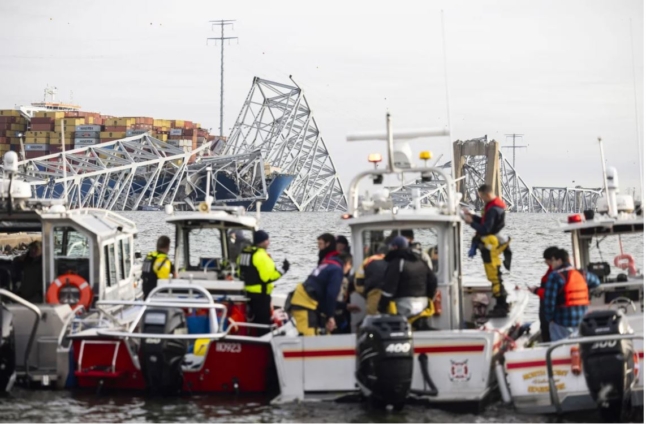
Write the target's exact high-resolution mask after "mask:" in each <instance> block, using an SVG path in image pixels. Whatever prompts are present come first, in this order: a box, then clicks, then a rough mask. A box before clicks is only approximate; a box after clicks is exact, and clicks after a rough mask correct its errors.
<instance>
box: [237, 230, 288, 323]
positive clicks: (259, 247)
mask: <svg viewBox="0 0 646 424" xmlns="http://www.w3.org/2000/svg"><path fill="white" fill-rule="evenodd" d="M268 247H269V234H267V233H266V232H265V231H262V230H258V231H256V232H254V233H253V246H248V247H245V248H244V249H242V253H240V256H239V257H238V273H239V276H240V279H241V280H242V281H244V284H245V291H246V295H247V297H248V298H249V309H250V310H251V322H253V323H255V324H265V325H271V323H272V320H271V317H272V315H273V311H272V307H271V293H272V291H273V290H274V282H275V281H276V280H278V279H279V278H280V277H282V276H283V274H285V273H286V272H287V271H289V262H288V261H287V259H285V260H284V261H283V272H280V271H278V269H277V268H276V264H274V261H273V259H271V256H269V254H268V253H267V248H268ZM268 331H269V330H268V329H267V330H262V331H259V335H263V334H265V333H267V332H268Z"/></svg>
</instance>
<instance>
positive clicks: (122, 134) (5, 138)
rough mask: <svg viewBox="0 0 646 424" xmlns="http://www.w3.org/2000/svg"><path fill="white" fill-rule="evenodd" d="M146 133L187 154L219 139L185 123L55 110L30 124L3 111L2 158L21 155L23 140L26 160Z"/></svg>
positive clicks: (15, 113)
mask: <svg viewBox="0 0 646 424" xmlns="http://www.w3.org/2000/svg"><path fill="white" fill-rule="evenodd" d="M63 131H64V132H63ZM145 133H147V134H150V135H151V136H152V137H155V138H157V139H159V140H161V141H164V142H168V143H170V144H173V145H175V146H178V147H180V148H182V149H183V150H184V151H185V152H190V151H192V150H194V149H196V148H197V147H198V146H201V145H202V144H204V143H205V142H206V141H208V140H212V139H215V137H214V136H211V135H209V133H208V131H207V130H205V129H202V128H201V127H200V124H197V123H193V122H191V121H184V120H167V119H153V118H149V117H122V118H119V117H114V116H106V115H101V114H99V113H93V112H81V111H60V112H54V111H52V112H36V113H35V115H34V117H33V118H32V119H31V122H30V121H28V120H27V119H26V118H25V117H23V116H22V115H21V113H20V111H17V110H0V155H1V154H2V153H4V152H6V151H8V150H10V149H11V150H15V151H18V152H20V151H21V149H20V141H21V137H22V138H23V143H24V150H25V156H26V159H33V158H37V157H39V156H44V155H48V154H51V153H59V152H60V151H62V149H63V143H65V150H72V149H75V148H81V147H87V146H91V145H95V144H99V143H105V142H108V141H113V140H119V139H122V138H126V137H132V136H136V135H140V134H145ZM193 159H194V158H193Z"/></svg>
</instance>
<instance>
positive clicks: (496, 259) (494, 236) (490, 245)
mask: <svg viewBox="0 0 646 424" xmlns="http://www.w3.org/2000/svg"><path fill="white" fill-rule="evenodd" d="M478 196H479V197H480V199H482V201H483V202H484V203H485V207H484V210H483V212H482V216H478V215H473V214H471V212H470V211H469V210H468V209H463V212H464V221H465V222H466V223H467V224H469V225H471V228H473V229H474V230H476V236H475V238H474V242H475V243H477V244H478V248H479V249H480V254H481V256H482V261H483V262H484V268H485V274H486V275H487V280H489V281H490V282H491V291H492V294H493V297H495V298H496V305H495V306H494V309H493V311H492V312H491V313H490V314H489V316H490V317H504V316H507V314H508V312H509V307H508V305H507V292H506V291H505V287H504V285H503V284H502V273H501V272H500V265H501V261H500V254H501V253H503V254H504V255H505V268H507V269H509V268H511V250H510V249H509V243H510V242H511V239H509V238H507V239H506V240H502V237H500V238H499V233H500V232H501V231H502V229H503V228H505V209H506V208H507V205H505V202H504V201H503V200H502V199H501V198H500V197H496V196H495V195H494V193H493V189H492V188H491V186H490V185H488V184H484V185H482V186H480V187H479V188H478ZM472 250H473V248H472Z"/></svg>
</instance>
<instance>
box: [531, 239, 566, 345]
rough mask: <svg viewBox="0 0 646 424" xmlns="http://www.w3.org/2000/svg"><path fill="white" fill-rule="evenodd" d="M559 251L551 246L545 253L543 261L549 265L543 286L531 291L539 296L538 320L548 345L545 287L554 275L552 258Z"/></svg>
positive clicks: (548, 324) (542, 337)
mask: <svg viewBox="0 0 646 424" xmlns="http://www.w3.org/2000/svg"><path fill="white" fill-rule="evenodd" d="M558 250H559V248H558V247H556V246H550V247H548V248H547V249H545V251H544V252H543V259H544V260H545V265H547V272H546V273H545V275H543V278H541V285H540V286H538V287H534V288H533V289H531V291H532V293H534V294H535V295H536V296H538V299H539V300H538V301H539V304H538V319H539V321H540V322H541V339H542V340H543V343H548V342H549V341H550V323H549V321H547V320H546V319H545V285H546V284H547V279H548V278H549V276H550V274H551V273H552V271H553V269H552V257H553V256H554V255H555V254H556V252H557V251H558Z"/></svg>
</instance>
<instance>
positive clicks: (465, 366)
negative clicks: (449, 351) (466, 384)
mask: <svg viewBox="0 0 646 424" xmlns="http://www.w3.org/2000/svg"><path fill="white" fill-rule="evenodd" d="M449 380H451V381H452V382H459V381H469V380H471V371H469V360H468V359H465V360H464V361H461V362H458V361H454V360H451V372H450V373H449Z"/></svg>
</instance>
